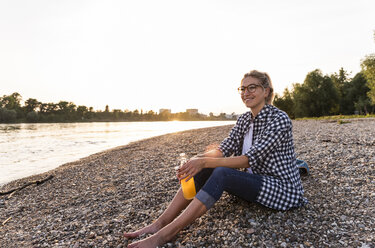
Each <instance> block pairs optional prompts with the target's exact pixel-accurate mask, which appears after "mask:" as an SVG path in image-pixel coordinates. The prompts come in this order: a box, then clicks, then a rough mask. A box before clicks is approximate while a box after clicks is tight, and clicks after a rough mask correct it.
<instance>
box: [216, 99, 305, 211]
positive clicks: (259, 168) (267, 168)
mask: <svg viewBox="0 0 375 248" xmlns="http://www.w3.org/2000/svg"><path fill="white" fill-rule="evenodd" d="M252 117H253V116H252V113H251V112H246V113H244V114H242V115H241V116H239V118H238V120H237V123H236V125H235V126H234V127H233V128H232V130H231V132H230V133H229V136H228V137H227V138H226V139H224V141H223V142H222V143H221V144H220V147H219V149H220V150H221V152H222V153H223V155H224V156H225V157H229V156H232V155H234V156H240V155H241V154H242V145H243V140H244V137H245V134H246V133H247V132H248V131H249V128H250V124H251V122H253V123H254V129H253V130H254V133H253V145H252V147H250V149H249V150H248V151H247V152H246V153H245V156H247V157H248V159H249V166H250V168H251V169H252V171H253V173H254V174H259V175H262V176H263V184H262V188H261V190H260V193H259V195H258V198H257V201H258V202H259V203H261V204H262V205H264V206H266V207H269V208H273V209H277V210H287V209H289V208H292V207H300V206H302V205H304V204H306V203H307V200H306V199H305V198H304V197H303V188H302V183H301V178H300V175H299V171H298V168H297V165H296V157H295V153H294V144H293V133H292V122H291V120H290V119H289V117H288V115H287V114H286V113H285V112H283V111H281V110H279V109H278V108H276V107H274V106H272V105H268V104H266V105H265V106H264V107H263V109H262V110H261V111H260V112H259V114H258V115H257V116H256V117H255V118H254V120H253V118H252Z"/></svg>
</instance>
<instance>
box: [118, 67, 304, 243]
mask: <svg viewBox="0 0 375 248" xmlns="http://www.w3.org/2000/svg"><path fill="white" fill-rule="evenodd" d="M238 91H239V92H240V94H241V98H242V101H243V102H244V104H245V105H246V107H248V108H250V111H249V112H246V113H244V114H242V115H241V116H240V117H239V118H238V120H237V123H236V125H235V126H234V127H233V129H232V130H231V132H230V134H229V136H228V137H227V138H226V139H225V140H224V141H223V142H222V143H221V144H220V146H219V147H218V148H216V149H214V150H211V151H208V152H206V153H204V154H201V155H198V156H195V157H193V158H191V159H190V160H189V161H188V162H186V163H185V164H184V165H183V166H182V167H181V168H180V169H179V170H178V174H177V176H178V178H179V179H180V180H189V179H190V178H191V177H194V180H195V185H196V189H197V192H198V193H197V195H196V196H195V198H194V199H193V200H185V198H184V197H183V194H182V191H181V189H179V190H178V192H177V194H176V195H175V197H174V198H173V200H172V202H171V203H170V205H169V206H168V208H167V209H166V210H165V212H164V213H163V214H162V215H161V216H160V217H159V218H158V219H157V220H156V221H155V222H154V223H152V224H150V225H148V226H146V227H144V228H142V229H140V230H138V231H136V232H132V233H125V234H124V236H125V237H127V238H135V237H138V236H139V235H141V234H144V233H153V235H152V236H150V237H148V238H146V239H143V240H140V241H138V242H136V243H132V244H130V245H129V246H128V247H157V246H159V245H162V244H164V243H166V242H167V241H169V240H171V239H172V238H173V237H174V236H175V235H176V234H177V233H178V232H179V231H180V230H182V229H183V228H184V227H186V226H187V225H189V224H190V223H192V222H193V221H194V220H195V219H197V218H198V217H200V216H201V215H203V214H204V213H205V212H206V211H207V210H208V209H210V208H211V207H212V206H213V205H214V203H215V202H216V201H217V200H219V198H220V197H221V195H222V193H223V191H227V192H228V193H229V194H233V195H236V196H238V197H240V198H242V199H244V200H247V201H250V202H258V203H260V204H262V205H264V206H266V207H269V208H273V209H277V210H287V209H290V208H293V207H300V206H302V205H304V204H305V203H307V201H306V199H305V198H303V188H302V184H301V180H300V175H299V171H298V168H297V166H296V158H295V153H294V145H293V135H292V123H291V120H290V119H289V117H288V115H287V114H286V113H284V112H283V111H281V110H279V109H277V108H276V107H274V106H272V105H271V103H272V100H273V96H274V94H273V87H272V83H271V79H270V77H269V76H268V74H267V73H263V72H259V71H256V70H253V71H251V72H249V73H247V74H245V75H244V77H243V79H242V81H241V86H240V87H239V88H238ZM232 155H234V156H232ZM245 168H246V169H247V170H246V171H244V169H245ZM238 169H242V170H238ZM182 175H185V176H184V177H183V176H182ZM183 210H184V211H183ZM181 211H183V212H182V213H181V214H180V212H181Z"/></svg>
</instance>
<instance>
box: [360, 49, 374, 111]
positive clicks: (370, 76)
mask: <svg viewBox="0 0 375 248" xmlns="http://www.w3.org/2000/svg"><path fill="white" fill-rule="evenodd" d="M361 67H362V71H363V73H364V75H365V78H366V80H367V87H368V88H369V89H370V90H369V92H368V93H367V95H368V97H369V98H370V100H371V103H372V104H375V54H371V55H368V56H366V57H365V59H364V60H362V63H361Z"/></svg>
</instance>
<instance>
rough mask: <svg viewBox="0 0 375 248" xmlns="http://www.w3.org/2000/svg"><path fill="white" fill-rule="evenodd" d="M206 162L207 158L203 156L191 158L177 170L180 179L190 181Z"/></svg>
mask: <svg viewBox="0 0 375 248" xmlns="http://www.w3.org/2000/svg"><path fill="white" fill-rule="evenodd" d="M204 164H205V159H204V158H202V157H193V158H191V159H190V160H189V161H187V162H186V163H185V164H184V165H182V166H181V167H180V168H179V169H178V170H177V177H178V179H179V180H182V179H184V180H186V181H188V180H189V179H190V178H192V177H193V176H195V175H196V174H197V173H198V172H200V171H201V170H202V169H203V168H204Z"/></svg>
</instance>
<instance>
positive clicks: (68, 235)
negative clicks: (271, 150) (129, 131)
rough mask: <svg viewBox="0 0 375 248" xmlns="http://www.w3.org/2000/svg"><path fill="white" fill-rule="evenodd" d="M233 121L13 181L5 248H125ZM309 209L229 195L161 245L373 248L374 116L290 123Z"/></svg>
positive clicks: (2, 204)
mask: <svg viewBox="0 0 375 248" xmlns="http://www.w3.org/2000/svg"><path fill="white" fill-rule="evenodd" d="M231 128H232V125H228V126H220V127H211V128H202V129H196V130H189V131H183V132H178V133H173V134H167V135H163V136H158V137H153V138H149V139H145V140H141V141H137V142H133V143H130V144H128V145H126V146H121V147H116V148H113V149H111V150H106V151H103V152H100V153H97V154H93V155H91V156H88V157H86V158H83V159H80V160H78V161H75V162H72V163H68V164H64V165H62V166H60V167H59V168H57V169H54V170H52V171H49V172H47V173H43V174H40V175H35V176H32V177H28V178H23V179H20V180H16V181H13V182H11V183H9V184H6V185H4V186H2V187H0V192H6V191H9V190H11V189H14V188H17V187H20V186H22V185H24V184H26V183H27V182H30V181H34V180H42V179H43V178H46V177H48V176H53V178H52V179H50V180H48V181H46V182H44V183H42V184H39V185H36V184H33V185H30V186H28V187H26V188H24V189H22V190H19V191H16V192H14V193H12V194H7V195H0V247H7V248H8V247H74V248H76V247H116V248H121V247H126V246H127V244H128V243H130V242H132V241H135V240H139V239H141V238H145V237H147V235H143V236H141V237H139V238H137V239H133V240H127V239H125V238H124V237H123V233H124V232H125V231H134V230H137V229H139V228H141V227H144V226H145V225H148V224H150V223H151V222H152V221H153V220H155V219H156V218H157V217H158V216H159V215H160V214H161V213H162V212H163V211H164V210H165V208H166V207H167V206H168V203H169V202H170V201H171V200H172V198H173V196H174V194H175V192H176V191H177V189H178V188H179V183H178V181H177V178H176V175H175V171H174V167H175V166H176V165H178V157H179V154H180V153H186V154H187V155H188V156H193V155H196V154H197V153H201V152H203V151H204V150H205V148H206V147H207V146H208V145H210V144H215V143H216V144H217V143H220V142H221V141H222V140H223V139H224V138H225V137H226V136H227V135H228V133H229V131H230V129H231ZM293 135H294V141H295V150H296V154H297V157H298V158H300V159H303V160H305V161H306V162H307V163H308V165H309V167H310V174H309V175H305V176H302V183H303V187H304V190H305V197H306V198H307V199H308V201H309V204H308V205H306V206H304V207H302V208H298V209H291V210H288V211H276V210H272V209H268V208H266V207H263V206H261V205H259V204H256V203H248V202H245V201H243V200H241V199H239V198H237V197H234V196H231V195H228V194H226V193H224V195H223V196H222V198H221V199H220V200H219V201H218V202H217V203H216V204H215V206H214V207H213V208H212V209H210V210H209V211H208V212H207V213H206V214H205V215H204V216H202V217H201V218H199V219H198V220H196V221H195V222H194V223H193V224H191V225H190V226H189V227H187V228H185V229H184V230H183V231H181V232H180V233H179V234H178V235H177V236H176V237H175V239H173V240H171V241H170V242H169V243H167V244H165V245H164V246H163V247H212V248H213V247H300V248H303V247H362V248H367V247H370V248H374V247H375V231H374V230H375V119H374V118H364V119H348V120H345V121H337V120H298V121H293Z"/></svg>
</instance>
